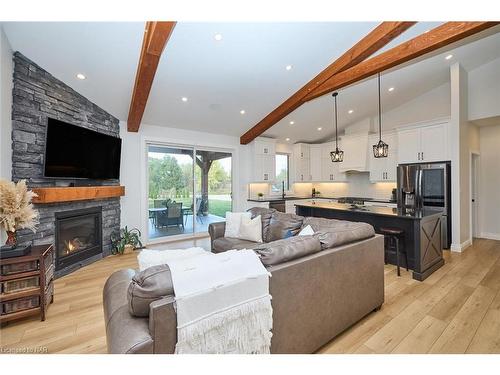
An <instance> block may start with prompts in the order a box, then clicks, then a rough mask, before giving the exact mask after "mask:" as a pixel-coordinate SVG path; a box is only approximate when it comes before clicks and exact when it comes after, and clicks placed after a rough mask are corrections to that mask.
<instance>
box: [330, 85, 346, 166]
mask: <svg viewBox="0 0 500 375" xmlns="http://www.w3.org/2000/svg"><path fill="white" fill-rule="evenodd" d="M338 94H339V93H338V92H334V93H333V94H332V96H333V100H334V110H335V151H332V152H330V157H331V158H332V162H334V163H339V162H342V161H344V151H342V150H339V139H338V129H337V95H338Z"/></svg>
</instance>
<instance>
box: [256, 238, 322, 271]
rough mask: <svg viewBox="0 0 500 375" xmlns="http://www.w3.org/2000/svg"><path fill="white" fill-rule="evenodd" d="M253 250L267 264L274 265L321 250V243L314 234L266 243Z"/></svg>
mask: <svg viewBox="0 0 500 375" xmlns="http://www.w3.org/2000/svg"><path fill="white" fill-rule="evenodd" d="M253 250H254V251H255V252H256V253H257V254H258V255H259V257H260V260H261V261H262V263H263V264H264V265H266V266H272V265H276V264H280V263H284V262H287V261H289V260H292V259H296V258H300V257H303V256H306V255H309V254H314V253H317V252H318V251H321V243H320V241H319V239H318V238H316V237H314V236H300V237H299V236H296V237H291V238H286V239H283V240H278V241H273V242H269V243H264V244H257V245H256V246H254V248H253Z"/></svg>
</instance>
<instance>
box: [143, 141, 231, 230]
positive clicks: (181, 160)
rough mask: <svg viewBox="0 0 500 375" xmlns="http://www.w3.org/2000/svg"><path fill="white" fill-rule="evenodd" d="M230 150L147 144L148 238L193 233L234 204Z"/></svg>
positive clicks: (221, 218)
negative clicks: (221, 150)
mask: <svg viewBox="0 0 500 375" xmlns="http://www.w3.org/2000/svg"><path fill="white" fill-rule="evenodd" d="M231 162H232V155H231V153H228V152H220V151H212V150H202V149H195V148H190V147H176V146H175V147H174V146H167V145H156V144H148V145H147V170H148V178H147V184H148V215H147V217H148V223H147V230H148V239H150V240H152V239H158V238H165V237H173V236H177V237H179V236H183V237H184V236H190V235H191V236H192V235H194V234H196V233H203V232H207V231H208V225H209V224H210V223H213V222H217V221H223V220H225V215H226V212H227V211H231V208H232V194H231V189H232V173H231V169H232V165H231V164H232V163H231Z"/></svg>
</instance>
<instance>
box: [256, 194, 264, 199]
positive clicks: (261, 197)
mask: <svg viewBox="0 0 500 375" xmlns="http://www.w3.org/2000/svg"><path fill="white" fill-rule="evenodd" d="M257 197H258V198H259V200H260V201H261V200H262V199H264V193H257Z"/></svg>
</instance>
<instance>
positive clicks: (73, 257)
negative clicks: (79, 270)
mask: <svg viewBox="0 0 500 375" xmlns="http://www.w3.org/2000/svg"><path fill="white" fill-rule="evenodd" d="M55 218H56V230H55V245H56V270H60V269H63V268H66V267H69V266H71V265H73V264H75V263H78V262H81V261H83V260H85V259H87V258H90V257H92V256H95V255H97V254H100V253H102V208H101V207H92V208H87V209H82V210H72V211H64V212H56V214H55Z"/></svg>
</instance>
